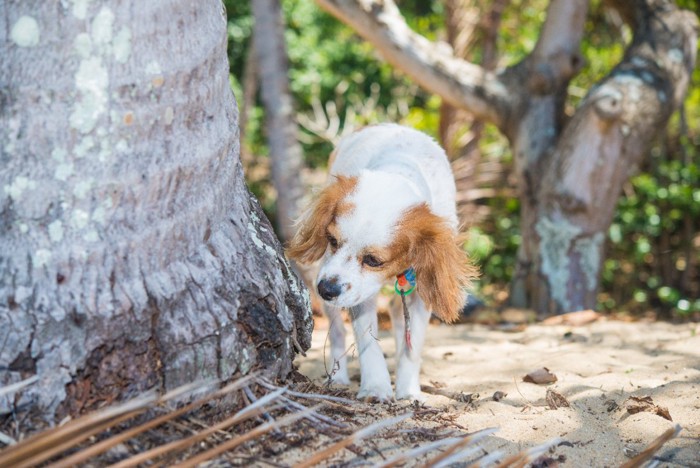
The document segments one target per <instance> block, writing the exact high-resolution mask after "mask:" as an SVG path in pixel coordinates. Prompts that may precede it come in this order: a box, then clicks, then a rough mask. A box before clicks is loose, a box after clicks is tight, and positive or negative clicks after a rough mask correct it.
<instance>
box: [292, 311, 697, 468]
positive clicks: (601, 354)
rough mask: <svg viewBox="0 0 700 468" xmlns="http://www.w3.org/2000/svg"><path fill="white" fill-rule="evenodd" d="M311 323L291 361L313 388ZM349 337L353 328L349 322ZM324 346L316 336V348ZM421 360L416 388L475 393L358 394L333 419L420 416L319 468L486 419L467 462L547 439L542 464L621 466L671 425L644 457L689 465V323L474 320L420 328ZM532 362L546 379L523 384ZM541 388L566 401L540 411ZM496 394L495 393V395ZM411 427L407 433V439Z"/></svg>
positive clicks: (319, 359) (318, 365)
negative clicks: (305, 342) (303, 352)
mask: <svg viewBox="0 0 700 468" xmlns="http://www.w3.org/2000/svg"><path fill="white" fill-rule="evenodd" d="M317 322H318V323H317V327H316V330H315V331H314V336H313V345H312V349H311V350H310V351H309V352H308V353H307V357H305V358H301V359H300V360H299V361H298V364H299V371H300V372H301V373H302V374H304V375H305V376H307V377H309V378H310V379H311V380H312V381H314V382H316V383H318V384H323V382H324V381H325V379H324V374H325V370H324V367H325V366H324V363H323V362H324V342H325V341H326V335H327V323H326V322H325V321H324V320H323V319H321V320H318V321H317ZM348 336H349V337H351V336H352V333H351V331H350V329H349V327H348ZM378 338H379V340H380V342H381V346H382V348H383V350H384V352H385V355H386V356H387V360H388V362H389V366H390V370H392V373H393V368H394V359H393V356H394V343H393V339H392V338H391V334H390V332H389V331H383V332H381V333H380V334H379V336H378ZM328 347H329V346H328V345H327V344H326V346H325V348H326V351H325V352H326V354H327V353H328ZM352 349H353V348H352V347H351V350H352ZM353 354H354V351H351V352H350V355H351V356H353ZM423 359H424V361H423V368H422V375H421V384H423V385H430V386H433V387H441V388H442V390H446V391H451V392H463V393H478V395H479V396H478V398H476V399H475V401H474V402H473V403H471V404H465V403H461V402H458V401H455V400H453V399H450V398H447V397H444V396H440V395H433V394H428V395H426V401H425V403H424V405H423V406H417V405H411V404H410V403H408V402H399V403H397V404H395V405H390V404H389V405H387V404H379V403H374V404H372V403H364V402H358V403H357V405H356V407H355V412H356V414H355V416H354V417H346V416H343V415H338V417H339V419H340V420H347V421H350V422H351V423H352V424H356V425H362V424H369V423H371V422H373V421H376V420H377V419H380V418H385V417H389V416H392V415H396V414H401V413H403V412H407V411H410V410H416V411H417V412H419V413H420V412H422V413H421V414H423V417H415V418H412V419H409V420H407V421H405V422H403V423H401V424H400V425H398V428H397V429H396V430H398V431H399V432H400V434H402V437H400V438H398V439H397V438H396V437H394V438H393V439H391V438H387V439H386V441H387V442H386V443H384V442H382V441H383V440H384V439H383V438H381V437H376V438H374V440H373V441H372V444H373V445H371V446H365V447H364V450H362V449H360V450H359V451H358V450H355V451H349V450H344V451H342V452H340V453H339V454H337V455H335V456H334V457H333V458H331V459H329V461H328V463H329V464H338V465H350V466H370V465H373V464H375V463H377V462H379V461H381V460H382V459H383V458H387V457H389V456H390V455H391V454H392V453H397V452H401V451H405V450H408V449H409V448H413V447H415V446H418V445H421V444H425V443H427V440H426V438H427V436H426V434H432V436H431V437H432V438H435V437H442V436H447V435H459V434H465V433H468V432H474V431H478V430H481V429H485V428H490V427H495V428H498V431H497V432H496V433H495V434H494V435H492V436H489V437H487V438H486V439H485V440H484V441H482V442H481V443H480V444H481V446H482V448H483V450H481V451H480V452H479V453H478V454H477V455H474V456H473V457H472V459H475V458H477V457H478V456H483V455H484V453H493V452H494V451H497V450H500V451H503V452H504V453H505V454H515V453H517V452H519V451H521V450H522V449H524V448H528V447H531V446H535V445H537V444H541V443H544V442H547V441H549V440H552V439H555V438H558V439H559V442H558V443H557V445H556V446H555V447H554V448H553V449H552V450H551V451H549V452H548V453H547V457H548V460H547V461H548V462H550V463H551V462H552V461H557V462H559V463H560V464H561V465H562V466H592V467H605V466H620V465H621V464H623V463H625V462H627V461H629V460H630V458H631V457H633V456H634V455H635V454H637V453H638V452H639V451H641V450H643V449H644V447H646V446H647V445H648V444H649V443H651V442H652V441H653V440H654V439H655V438H656V437H657V436H659V435H660V434H661V433H663V432H664V431H665V430H666V429H668V428H670V427H673V426H674V425H675V424H679V425H680V426H681V427H682V431H681V433H680V435H679V436H678V437H677V438H675V439H673V440H671V441H669V442H668V443H666V444H665V445H664V446H663V448H662V449H661V450H660V451H658V452H657V453H656V456H655V459H654V460H655V461H656V462H658V463H659V465H658V466H673V467H675V466H694V467H700V325H699V324H697V323H686V324H678V325H674V324H669V323H664V322H635V323H626V322H620V321H613V320H605V319H601V320H598V321H596V322H593V323H590V324H587V325H583V326H576V327H573V326H565V325H555V326H546V325H542V324H536V325H529V326H527V327H524V330H521V331H517V332H505V331H502V330H499V329H493V328H490V327H488V326H483V325H472V324H461V325H444V324H431V326H430V329H429V331H428V337H427V343H426V347H425V349H424V352H423ZM542 367H546V368H548V369H549V370H550V371H551V372H552V373H553V374H554V375H556V377H557V381H556V382H555V383H552V384H549V385H537V384H533V383H527V382H524V381H523V376H525V375H526V374H527V373H528V372H530V371H533V370H535V369H538V368H542ZM350 375H351V379H352V381H353V382H352V384H351V386H350V388H349V392H350V393H348V395H349V396H351V397H352V395H354V394H355V392H356V391H357V389H358V388H359V368H358V361H357V359H356V358H355V357H354V356H353V358H351V359H350ZM548 389H550V390H553V391H555V392H557V393H559V394H560V395H562V396H563V397H564V398H565V399H566V400H568V402H569V404H570V407H560V408H558V409H551V408H550V406H549V405H548V403H547V401H546V394H547V390H548ZM495 392H503V393H505V394H506V396H505V397H504V398H502V399H501V400H500V401H494V399H493V395H494V393H495ZM634 396H636V397H641V396H649V397H651V399H652V401H653V403H654V404H655V405H658V406H659V407H662V408H667V409H668V413H670V416H671V417H672V419H673V421H669V420H667V419H665V418H663V417H662V416H660V415H658V414H655V413H652V412H639V413H636V414H630V413H629V412H628V411H627V406H628V405H629V401H628V398H629V397H634ZM426 415H432V416H430V417H427V416H426ZM395 434H396V433H395ZM411 434H417V436H416V437H413V438H411V437H410V435H411ZM418 435H421V437H419V436H418ZM428 439H429V438H428ZM397 440H398V442H397ZM361 447H362V445H361ZM368 447H371V449H370V448H368ZM437 453H438V452H431V454H429V455H426V456H423V457H418V458H415V459H414V460H413V461H412V462H411V463H409V465H418V464H421V463H423V462H425V461H426V460H427V459H429V458H430V457H433V456H435V455H436V454H437ZM468 460H469V458H467V461H468ZM279 461H282V460H279ZM285 461H288V462H289V461H292V460H285ZM540 466H546V465H540ZM549 466H551V465H549Z"/></svg>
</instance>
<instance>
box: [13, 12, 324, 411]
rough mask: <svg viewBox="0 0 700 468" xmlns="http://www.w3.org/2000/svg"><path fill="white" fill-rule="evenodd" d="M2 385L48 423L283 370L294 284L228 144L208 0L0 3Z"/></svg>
mask: <svg viewBox="0 0 700 468" xmlns="http://www.w3.org/2000/svg"><path fill="white" fill-rule="evenodd" d="M0 16H1V17H3V18H5V21H3V22H0V38H2V39H0V41H2V42H0V60H1V61H2V63H1V64H0V138H1V144H0V151H1V153H0V154H1V155H2V156H1V157H0V167H2V169H1V170H0V187H2V189H0V246H1V250H0V335H1V336H0V343H2V344H1V346H0V363H3V365H4V366H5V367H3V368H2V370H0V385H4V384H10V383H13V382H16V381H18V380H21V379H23V378H27V377H28V376H31V375H34V374H36V375H37V376H38V377H39V381H38V383H37V384H36V385H34V386H33V387H30V388H29V389H27V390H25V391H24V392H23V393H22V394H21V395H18V396H15V397H14V398H13V399H12V400H9V399H7V398H3V399H2V400H1V401H0V411H2V412H7V411H11V410H12V408H13V406H16V405H20V404H25V403H31V404H33V405H34V404H35V405H37V407H38V408H39V409H40V410H41V411H44V412H45V414H46V415H47V417H48V418H49V419H53V418H56V417H60V416H62V415H63V414H66V413H76V412H79V411H81V410H82V409H84V408H88V407H90V406H94V405H95V404H97V403H99V402H102V401H110V400H112V399H114V398H119V397H123V396H127V395H130V394H134V393H137V392H140V391H142V390H144V389H146V388H152V387H156V388H158V389H170V388H173V387H175V386H178V385H180V384H182V383H185V382H188V381H191V380H193V379H200V378H208V377H216V378H227V377H229V376H231V375H232V374H235V373H246V372H248V371H249V370H250V369H251V368H253V367H255V366H262V367H264V368H265V369H268V370H269V372H270V373H271V374H273V375H275V376H282V377H283V376H285V375H287V374H288V373H289V372H290V370H291V364H292V359H293V356H294V352H295V346H296V348H297V350H301V349H306V348H308V346H309V344H310V332H311V326H312V322H311V316H310V309H309V306H308V296H307V294H306V292H305V290H304V289H303V286H302V285H301V284H300V282H299V281H298V279H297V278H296V277H295V275H294V274H293V273H292V272H291V270H290V268H289V266H288V264H287V262H286V261H285V259H284V256H283V254H282V251H281V248H280V246H279V243H278V242H277V240H276V238H275V237H274V235H273V233H272V230H271V229H270V226H269V223H268V222H267V221H266V219H265V217H264V216H263V214H262V212H261V210H260V208H259V207H258V205H257V202H256V201H255V200H254V198H253V197H252V196H251V195H250V193H249V192H248V190H247V188H246V185H245V183H244V180H243V174H242V170H241V164H240V161H239V158H238V153H239V146H238V127H237V119H238V117H237V110H236V105H235V101H234V99H233V94H232V92H231V90H230V87H229V81H228V74H229V71H228V63H227V60H226V22H225V17H224V15H223V11H222V5H221V3H220V2H219V1H217V0H207V1H201V2H187V1H183V0H173V1H171V2H167V3H165V4H164V3H162V2H136V1H134V0H131V1H129V0H113V1H106V0H105V1H93V2H73V3H69V2H41V1H34V2H30V1H27V2H14V3H7V2H3V3H2V6H0Z"/></svg>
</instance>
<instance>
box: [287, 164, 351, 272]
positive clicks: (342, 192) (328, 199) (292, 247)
mask: <svg viewBox="0 0 700 468" xmlns="http://www.w3.org/2000/svg"><path fill="white" fill-rule="evenodd" d="M356 186H357V177H343V176H337V177H336V180H335V181H334V182H333V183H332V184H330V185H329V186H327V187H326V188H324V189H323V190H322V191H321V193H319V195H318V197H317V198H316V200H315V201H314V203H313V204H312V205H311V208H310V209H309V211H308V212H307V213H306V214H305V215H304V216H303V217H302V219H301V220H300V223H299V229H298V230H297V233H296V235H295V236H294V238H293V239H292V241H291V242H290V243H289V248H288V249H287V255H289V257H290V258H292V259H294V260H297V261H298V262H299V263H311V262H315V261H316V260H318V259H319V258H321V257H322V256H323V254H324V252H325V251H326V248H327V247H328V239H327V230H328V226H329V225H331V224H332V223H333V222H334V220H335V219H336V218H337V217H338V216H341V215H343V214H346V213H348V212H349V211H351V210H352V209H353V208H354V206H353V205H352V204H351V203H347V202H344V200H345V198H346V197H347V196H348V195H350V194H351V193H352V192H353V191H354V190H355V187H356ZM339 240H340V239H339Z"/></svg>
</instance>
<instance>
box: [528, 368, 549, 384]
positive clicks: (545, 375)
mask: <svg viewBox="0 0 700 468" xmlns="http://www.w3.org/2000/svg"><path fill="white" fill-rule="evenodd" d="M556 381H557V376H556V375H554V374H552V373H551V372H549V369H547V368H546V367H541V368H539V369H537V370H534V371H532V372H530V373H528V374H527V375H526V376H525V377H523V382H530V383H534V384H538V385H539V384H550V383H554V382H556Z"/></svg>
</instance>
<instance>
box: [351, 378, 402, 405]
mask: <svg viewBox="0 0 700 468" xmlns="http://www.w3.org/2000/svg"><path fill="white" fill-rule="evenodd" d="M357 399H358V400H370V401H372V400H374V401H379V402H381V403H389V402H391V401H394V391H393V390H392V389H391V384H390V383H381V382H373V383H369V384H367V385H365V384H364V383H363V384H362V385H360V391H359V392H357Z"/></svg>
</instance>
